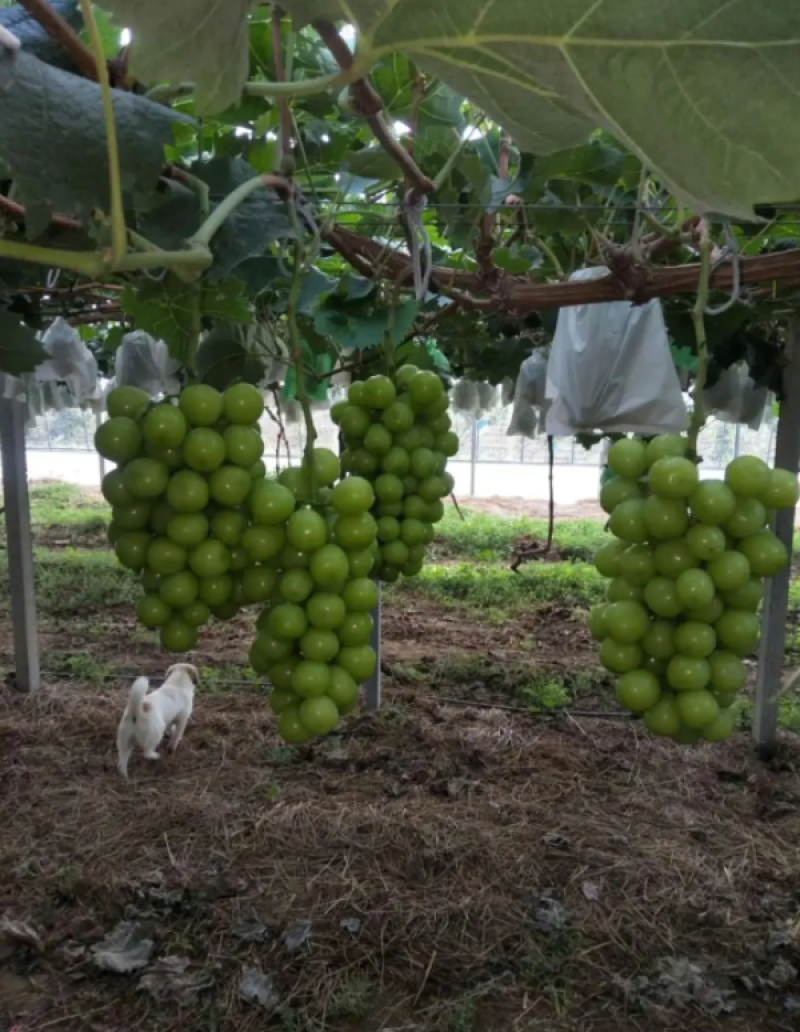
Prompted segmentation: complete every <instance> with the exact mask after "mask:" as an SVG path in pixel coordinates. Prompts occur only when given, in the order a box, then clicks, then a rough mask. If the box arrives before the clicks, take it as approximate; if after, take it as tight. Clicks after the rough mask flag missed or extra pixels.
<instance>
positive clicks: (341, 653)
mask: <svg viewBox="0 0 800 1032" xmlns="http://www.w3.org/2000/svg"><path fill="white" fill-rule="evenodd" d="M338 477H339V460H338V458H337V457H336V456H335V455H334V454H333V452H331V451H330V450H329V449H327V448H316V449H314V451H313V458H312V462H311V463H310V468H309V463H308V462H307V461H306V460H304V462H303V465H302V466H301V467H299V468H297V467H295V468H290V469H287V470H284V471H283V472H282V473H281V474H280V476H279V477H278V480H277V481H274V480H262V481H261V482H259V483H258V484H255V485H254V487H253V490H252V493H251V495H250V500H249V510H250V513H251V517H252V528H251V531H250V533H251V534H253V535H256V536H257V538H258V542H259V543H258V546H257V551H258V554H259V555H260V556H262V557H263V558H264V559H265V560H266V562H267V568H268V571H269V572H270V574H271V577H272V581H271V590H270V597H269V600H268V604H267V605H266V606H265V607H264V608H263V610H262V611H261V613H260V615H259V617H258V620H257V622H256V629H257V634H256V637H255V639H254V641H253V644H252V647H251V649H250V665H251V666H252V667H253V669H254V670H255V671H256V672H257V673H261V674H264V675H266V677H267V678H268V679H269V681H270V683H271V685H272V691H271V693H270V699H269V701H270V706H271V708H272V710H273V712H274V713H276V714H277V716H278V730H279V733H280V735H281V737H282V738H283V739H284V741H286V742H289V743H292V744H300V743H303V742H306V741H308V740H309V739H310V738H312V737H313V736H316V735H325V734H328V733H329V732H331V731H332V730H333V729H334V728H335V727H336V726H337V724H338V723H339V719H340V717H342V716H345V715H346V714H348V713H350V712H351V711H352V710H353V709H354V708H355V706H356V703H357V701H358V688H359V685H360V684H362V683H363V682H364V681H366V680H367V679H368V678H369V677H370V676H371V675H372V673H373V672H374V670H375V664H376V661H377V657H376V653H375V650H374V649H373V648H372V647H371V646H370V644H369V643H370V638H371V635H372V632H373V626H374V624H373V619H372V616H371V614H370V610H371V609H373V608H374V607H375V606H376V605H377V603H378V589H377V585H376V583H375V581H374V580H373V579H372V578H371V576H370V574H371V571H372V569H373V566H374V563H375V545H376V535H377V524H376V521H375V519H374V518H373V517H372V515H371V514H370V509H371V508H372V506H373V503H374V500H375V495H374V492H373V490H372V487H371V485H370V483H369V481H367V480H364V479H363V478H362V477H355V476H351V477H347V478H346V479H344V480H339V481H338V483H335V486H332V485H334V482H335V481H337V480H338ZM309 495H310V496H311V497H314V496H315V495H316V498H317V500H316V503H315V504H314V505H311V504H308V503H307V501H306V498H307V497H308V496H309ZM251 547H252V543H251Z"/></svg>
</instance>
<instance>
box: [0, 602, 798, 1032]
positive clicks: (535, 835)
mask: <svg viewBox="0 0 800 1032" xmlns="http://www.w3.org/2000/svg"><path fill="white" fill-rule="evenodd" d="M106 618H107V619H108V620H109V621H111V623H110V624H109V625H108V626H111V625H112V624H113V627H114V634H113V635H110V634H109V633H108V632H106V633H104V634H102V635H101V636H100V637H99V639H98V638H97V637H95V638H94V639H93V638H92V636H91V633H89V632H87V633H86V635H83V633H82V632H81V631H80V630H75V629H73V630H72V631H70V628H69V626H66V625H65V626H58V627H56V626H53V627H50V628H49V629H46V636H47V635H49V638H47V640H46V642H45V647H46V648H47V647H51V646H52V645H53V644H54V643H55V644H59V643H60V644H61V645H62V647H65V648H66V647H67V645H68V647H69V648H70V649H72V650H73V651H80V650H82V649H84V650H87V651H88V652H90V653H91V656H92V658H93V659H94V660H96V661H98V662H99V661H101V660H102V661H108V662H109V663H113V665H114V669H115V670H119V671H122V670H125V671H130V672H132V671H137V672H138V671H145V672H152V673H153V674H154V675H157V674H158V673H159V672H160V671H161V669H162V668H163V659H162V657H159V656H158V655H157V654H155V653H154V652H153V651H148V650H147V649H145V648H143V647H142V646H141V644H139V643H137V641H136V639H135V632H134V629H133V620H132V617H131V615H130V614H129V613H127V611H121V612H119V613H112V614H106ZM7 630H8V629H7V627H4V628H3V634H2V637H1V638H0V656H2V659H3V661H4V662H7V661H8V658H9V647H10V642H9V641H8V636H7ZM248 634H249V629H248V628H247V627H246V626H236V627H234V628H233V630H230V628H229V627H224V628H222V629H221V630H218V631H217V632H216V633H215V635H214V636H213V638H212V640H211V643H210V645H209V646H208V647H207V648H206V649H205V650H204V653H203V654H202V655H201V656H200V657H199V659H198V661H199V662H202V663H209V662H212V657H213V662H214V663H217V664H221V663H223V662H225V661H226V660H227V659H233V658H234V657H236V659H237V660H238V661H241V656H242V648H243V644H244V640H245V639H246V637H247V635H248ZM531 639H534V640H535V643H536V648H535V650H534V651H533V653H531V652H530V650H529V648H526V643H529V642H530V640H531ZM384 641H385V645H384V657H383V658H384V671H385V677H384V688H385V699H384V705H383V707H382V709H381V711H380V713H379V714H378V715H362V716H360V717H356V718H355V719H353V720H351V721H350V722H349V723H347V724H346V725H345V726H344V728H343V730H342V732H341V734H337V735H334V736H333V737H332V738H331V739H329V740H328V741H327V742H325V743H324V744H321V745H318V746H316V747H315V748H313V749H300V750H294V749H288V748H286V747H284V746H282V745H281V744H280V742H279V740H278V738H277V736H276V733H275V727H274V723H273V721H272V719H271V718H270V715H269V711H268V708H267V706H266V705H265V700H264V696H263V694H262V692H261V690H260V689H259V688H258V687H256V686H250V687H249V688H247V687H244V688H241V687H240V688H239V689H237V690H233V689H232V688H231V686H229V685H225V684H224V683H217V682H214V681H211V680H209V682H208V683H207V684H206V686H205V690H203V687H201V689H200V692H199V697H198V703H197V707H196V712H195V717H194V719H193V722H192V724H191V725H190V728H189V732H188V734H187V738H186V739H185V742H184V744H183V745H182V746H181V749H180V750H179V752H178V754H177V755H176V756H175V757H169V758H167V757H165V758H163V759H162V761H161V762H160V763H159V764H158V765H154V764H149V765H148V764H147V763H146V762H145V761H143V760H142V759H141V758H137V759H136V760H135V761H134V762H133V764H132V770H131V779H130V782H129V783H125V782H124V781H122V780H121V779H120V778H119V776H118V775H117V774H116V772H115V769H114V748H113V741H114V733H115V725H116V721H117V719H118V716H119V713H120V711H121V706H122V703H123V699H124V696H125V692H126V690H127V683H123V682H122V681H120V680H117V679H115V680H113V681H110V682H109V683H108V684H105V685H104V684H100V685H98V684H91V683H86V682H82V681H81V680H80V679H78V680H77V681H71V682H67V681H60V682H59V681H55V680H53V679H48V684H47V686H46V687H45V688H44V689H43V691H42V692H41V693H40V694H39V695H38V697H35V698H30V699H28V698H24V697H21V696H20V695H18V694H16V693H14V692H12V691H11V690H10V689H6V690H5V691H4V692H3V693H2V694H0V828H2V832H1V833H0V1030H2V1032H9V1030H10V1029H12V1028H15V1029H16V1030H17V1032H43V1030H44V1029H46V1028H47V1029H60V1030H64V1032H73V1030H74V1032H78V1030H81V1032H85V1030H97V1032H100V1030H114V1032H116V1030H120V1032H122V1030H125V1032H127V1030H133V1029H139V1028H148V1029H158V1030H175V1032H177V1030H178V1029H182V1030H185V1032H209V1030H219V1032H232V1030H234V1029H237V1030H243V1032H247V1030H249V1029H253V1030H255V1029H263V1028H275V1029H283V1030H286V1032H302V1030H323V1029H331V1030H355V1029H360V1030H361V1029H363V1030H367V1032H372V1030H374V1032H377V1030H380V1029H383V1030H387V1032H388V1030H389V1029H394V1030H399V1029H408V1030H411V1029H415V1030H423V1029H426V1030H427V1029H430V1030H437V1032H438V1030H441V1032H469V1030H472V1029H475V1030H478V1029H481V1030H483V1029H489V1030H506V1029H514V1030H526V1032H533V1030H542V1032H544V1030H562V1029H563V1030H576V1032H577V1030H580V1032H584V1030H586V1032H589V1030H592V1032H594V1030H603V1032H605V1030H608V1032H611V1030H612V1029H613V1030H620V1032H628V1030H639V1029H642V1030H643V1029H653V1028H662V1029H675V1028H678V1027H680V1028H682V1029H692V1030H698V1032H700V1030H706V1029H708V1030H711V1029H716V1028H724V1029H731V1030H745V1029H747V1030H753V1032H755V1030H756V1029H758V1030H763V1032H778V1030H786V1032H788V1030H790V1029H794V1028H796V1027H797V1017H798V1012H799V1011H798V1009H800V985H799V984H798V978H797V969H798V967H800V938H799V937H798V933H800V922H798V914H799V913H800V883H798V877H797V872H798V856H800V810H799V809H798V807H799V806H800V776H799V775H798V773H797V764H798V760H800V753H798V749H797V745H796V744H794V745H793V744H792V743H791V741H789V740H787V741H786V742H785V743H784V744H783V746H782V751H781V755H780V757H779V759H778V760H777V761H775V762H773V763H772V764H771V765H770V766H765V765H763V764H761V763H759V762H758V761H757V760H756V759H755V757H754V756H753V754H752V750H751V748H750V744H749V741H748V740H747V739H746V738H745V737H743V736H742V737H739V738H738V739H737V740H736V741H734V742H732V743H730V744H727V745H725V746H723V747H715V748H713V749H697V750H685V749H678V748H677V747H675V746H672V745H669V746H667V745H660V744H658V743H654V742H653V741H652V740H650V739H649V738H647V737H645V736H644V735H642V733H641V732H640V730H639V729H638V728H637V726H636V725H635V724H633V723H630V722H624V721H601V720H595V719H593V718H591V717H585V716H581V717H578V718H574V719H569V720H565V719H563V718H559V719H558V720H555V719H550V720H547V719H535V718H534V717H532V716H530V715H529V714H527V713H526V712H524V710H523V711H522V712H520V711H518V705H517V708H515V709H510V708H509V709H503V708H499V707H501V706H511V705H512V704H513V698H512V694H513V688H514V685H513V679H514V677H515V676H516V674H515V671H516V672H517V673H518V672H519V671H520V670H522V669H523V667H524V665H525V664H526V663H527V664H529V665H530V664H531V663H532V664H534V665H536V666H537V667H538V668H539V669H540V670H541V669H548V670H549V669H553V670H559V671H561V672H563V671H565V670H568V671H570V670H571V671H573V672H575V673H576V675H577V674H578V673H579V672H581V671H585V670H586V669H588V668H589V667H590V666H591V665H592V664H593V662H594V660H593V650H592V648H591V645H590V643H589V641H588V640H587V638H586V634H585V631H584V630H583V627H582V624H581V623H580V621H579V620H578V618H577V617H576V615H575V614H573V613H570V612H569V611H559V610H558V609H557V608H555V607H552V606H550V607H545V608H543V609H541V610H538V611H536V612H534V613H532V614H530V615H528V616H526V617H525V618H524V619H522V620H521V621H511V622H509V624H507V625H506V626H504V627H491V626H486V625H483V624H482V623H481V621H480V619H479V616H477V615H476V616H474V617H473V619H472V621H471V622H469V621H468V620H466V618H465V616H464V614H463V613H455V612H449V611H445V612H442V611H439V610H437V609H436V607H434V606H433V605H432V604H423V603H421V602H416V601H415V602H413V604H412V603H410V602H409V603H408V604H405V605H403V606H400V605H397V606H395V608H393V609H389V608H387V611H386V614H385V624H384ZM531 657H533V658H531ZM481 664H484V665H483V667H482V666H481ZM481 670H484V671H485V676H483V675H482V674H481ZM451 697H458V698H461V699H467V700H470V699H471V700H474V701H475V702H476V703H483V704H484V705H483V706H480V707H478V706H474V705H473V706H463V705H462V706H455V705H449V704H446V703H443V702H441V701H439V700H440V699H441V698H451ZM109 936H110V937H111V938H110V939H109V938H108V937H109ZM115 937H116V938H115ZM118 969H122V970H118Z"/></svg>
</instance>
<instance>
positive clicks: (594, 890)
mask: <svg viewBox="0 0 800 1032" xmlns="http://www.w3.org/2000/svg"><path fill="white" fill-rule="evenodd" d="M581 889H582V891H583V897H584V899H588V900H596V899H600V886H599V885H598V884H597V883H596V882H591V881H585V882H584V883H583V885H582V886H581Z"/></svg>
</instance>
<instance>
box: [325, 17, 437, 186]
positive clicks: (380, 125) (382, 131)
mask: <svg viewBox="0 0 800 1032" xmlns="http://www.w3.org/2000/svg"><path fill="white" fill-rule="evenodd" d="M311 24H312V25H313V26H314V28H315V29H316V31H317V33H318V34H319V36H320V39H322V41H323V42H324V44H325V46H326V47H327V48H328V50H330V52H331V54H332V55H333V57H334V60H335V61H336V63H337V64H338V65H339V67H340V68H341V69H342V72H344V73H345V74H347V73H348V72H350V71H351V69H352V68H353V55H352V53H351V52H350V48H349V47H348V45H347V44H346V43H345V41H344V40H343V39H342V37H341V36H340V35H339V33H338V31H337V30H336V26H335V25H334V24H333V23H332V22H329V21H324V20H322V19H316V20H314V21H313V22H312V23H311ZM350 97H351V99H352V102H353V107H354V109H355V110H356V111H357V112H358V114H360V115H361V116H362V117H363V118H364V119H365V120H366V122H367V125H368V126H369V127H370V129H371V130H372V132H373V134H374V136H375V139H376V140H377V141H378V143H379V144H380V145H381V147H383V149H384V150H385V151H386V153H387V154H388V155H389V157H390V158H392V160H393V161H394V162H395V164H396V165H397V166H398V167H399V168H400V170H401V171H402V173H403V175H404V177H405V178H406V179H407V180H408V182H409V183H410V184H411V187H412V189H414V190H416V191H417V192H418V193H420V194H429V193H433V192H434V191H435V189H436V188H435V186H434V184H433V181H432V180H431V179H429V178H428V177H427V176H426V175H425V174H424V172H423V171H422V169H420V167H419V165H417V163H416V161H414V158H413V155H412V154H411V153H409V151H407V150H406V148H405V147H404V146H403V145H402V144H401V143H400V141H399V140H398V139H397V138H396V137H395V136H394V134H393V133H392V131H391V129H390V128H389V126H388V125H387V123H386V119H385V118H384V117H383V102H382V101H381V98H380V97H379V96H378V94H377V93H376V92H375V90H374V89H373V88H372V87H371V86H370V84H369V83H368V82H367V81H366V80H365V79H358V80H357V81H356V82H354V83H352V84H351V86H350Z"/></svg>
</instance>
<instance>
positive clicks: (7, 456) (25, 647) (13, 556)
mask: <svg viewBox="0 0 800 1032" xmlns="http://www.w3.org/2000/svg"><path fill="white" fill-rule="evenodd" d="M27 414H28V407H27V405H26V404H25V403H24V402H21V401H16V400H10V399H0V451H2V458H3V495H4V504H5V510H6V532H7V537H8V545H7V547H8V579H9V587H10V589H11V623H12V626H13V632H14V660H15V664H16V684H17V688H18V689H19V690H20V691H23V692H35V691H36V690H37V689H38V688H39V685H40V675H39V643H38V640H37V633H36V592H35V588H34V580H33V546H32V543H31V511H30V502H29V499H28V472H27V468H26V463H25V420H26V418H27Z"/></svg>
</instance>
